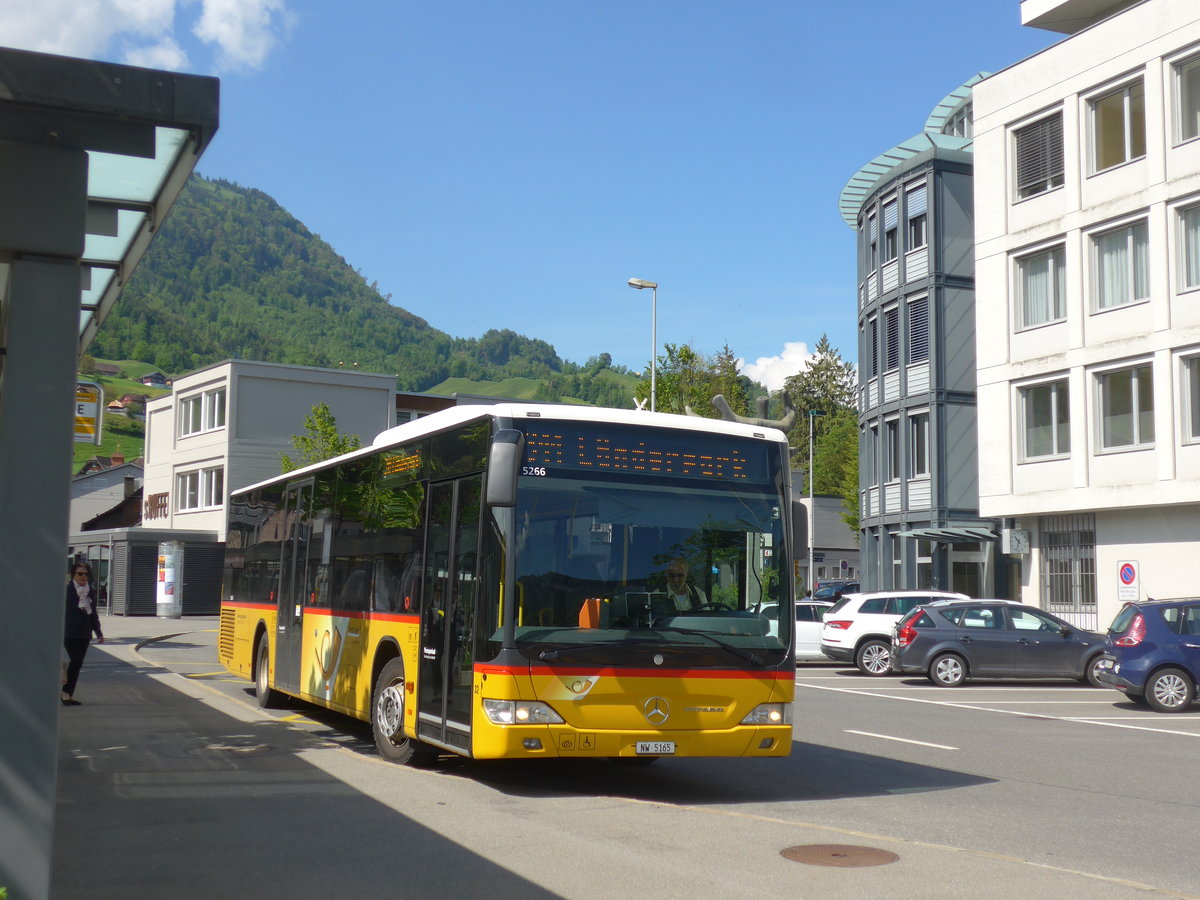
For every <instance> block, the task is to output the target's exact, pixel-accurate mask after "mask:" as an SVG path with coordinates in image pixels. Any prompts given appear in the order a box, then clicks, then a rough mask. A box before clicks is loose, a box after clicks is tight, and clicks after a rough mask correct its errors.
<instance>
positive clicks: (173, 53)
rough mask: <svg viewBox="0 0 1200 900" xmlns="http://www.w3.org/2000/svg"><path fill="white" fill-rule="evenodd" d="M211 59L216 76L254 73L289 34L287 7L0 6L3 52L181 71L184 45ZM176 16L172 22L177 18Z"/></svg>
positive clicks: (264, 1)
mask: <svg viewBox="0 0 1200 900" xmlns="http://www.w3.org/2000/svg"><path fill="white" fill-rule="evenodd" d="M185 13H186V14H187V17H188V19H189V21H191V20H194V24H193V25H191V27H190V31H191V35H194V36H195V37H196V38H198V39H199V40H200V41H201V42H203V43H204V44H208V45H210V46H211V47H213V48H214V50H215V52H216V57H217V61H216V65H215V66H213V67H211V68H216V69H218V70H219V69H226V68H232V69H240V68H259V67H260V66H262V65H263V63H264V62H265V61H266V59H267V56H268V55H269V54H270V52H271V50H272V49H274V47H275V46H276V44H277V43H278V42H279V40H280V39H281V38H282V37H283V36H284V35H285V34H286V33H287V31H288V30H290V28H291V27H292V24H293V22H294V17H293V15H292V14H291V12H290V11H289V10H288V9H287V6H286V0H37V2H36V3H35V2H31V0H0V43H3V44H4V46H6V47H16V48H19V49H22V50H37V51H40V52H42V53H58V54H62V55H64V56H80V57H85V58H88V59H112V60H118V61H120V62H123V63H128V64H129V65H135V66H149V67H151V68H156V69H176V70H178V69H186V68H190V66H191V63H190V61H189V59H188V53H187V51H186V50H185V49H184V46H183V43H182V41H183V39H184V38H185V37H188V38H189V39H190V35H188V34H187V31H185V30H184V29H186V28H187V27H188V23H186V22H185V23H177V21H176V20H177V18H182V17H183V16H184V14H185ZM177 14H178V16H177Z"/></svg>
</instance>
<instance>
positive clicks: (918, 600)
mask: <svg viewBox="0 0 1200 900" xmlns="http://www.w3.org/2000/svg"><path fill="white" fill-rule="evenodd" d="M970 599H971V598H970V597H968V596H967V595H966V594H953V593H950V592H948V591H878V592H876V593H871V594H845V595H843V596H842V599H841V600H839V601H838V602H837V603H836V604H835V605H834V607H833V608H832V609H830V610H829V612H827V613H825V626H824V627H823V628H822V629H821V652H822V653H824V654H825V655H826V656H828V657H829V658H830V659H836V660H838V661H839V662H852V663H854V664H855V665H856V666H858V669H859V671H860V672H862V673H863V674H864V675H886V674H888V672H890V671H891V668H892V626H893V625H894V624H896V622H898V621H900V619H902V618H903V617H904V616H906V615H908V613H909V612H911V611H912V609H913V608H914V607H916V606H920V605H921V604H922V603H929V602H931V601H933V600H970Z"/></svg>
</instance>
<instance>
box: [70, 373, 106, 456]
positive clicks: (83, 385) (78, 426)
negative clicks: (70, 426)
mask: <svg viewBox="0 0 1200 900" xmlns="http://www.w3.org/2000/svg"><path fill="white" fill-rule="evenodd" d="M103 424H104V388H102V387H100V385H98V384H96V383H95V382H94V381H80V382H79V383H77V384H76V385H75V443H77V444H99V443H100V429H101V427H102V426H103Z"/></svg>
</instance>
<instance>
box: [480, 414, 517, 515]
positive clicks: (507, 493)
mask: <svg viewBox="0 0 1200 900" xmlns="http://www.w3.org/2000/svg"><path fill="white" fill-rule="evenodd" d="M524 437H525V436H524V435H523V434H521V432H519V431H517V430H516V429H513V428H502V429H500V430H499V431H497V432H496V435H495V437H493V438H492V447H491V449H490V450H489V451H488V474H487V505H488V506H516V503H517V475H518V474H519V473H520V471H521V451H522V450H523V449H524Z"/></svg>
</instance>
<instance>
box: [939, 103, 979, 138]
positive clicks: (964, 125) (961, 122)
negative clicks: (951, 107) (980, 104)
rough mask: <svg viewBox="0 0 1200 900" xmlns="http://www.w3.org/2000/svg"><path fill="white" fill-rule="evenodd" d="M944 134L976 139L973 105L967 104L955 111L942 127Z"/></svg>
mask: <svg viewBox="0 0 1200 900" xmlns="http://www.w3.org/2000/svg"><path fill="white" fill-rule="evenodd" d="M942 134H949V135H953V136H954V137H966V138H969V137H974V136H975V128H974V122H973V121H972V118H971V104H970V103H965V104H963V105H962V106H960V107H959V108H958V109H956V110H955V111H954V113H953V114H952V115H951V116H950V118H948V119H947V120H946V124H945V125H943V126H942Z"/></svg>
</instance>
